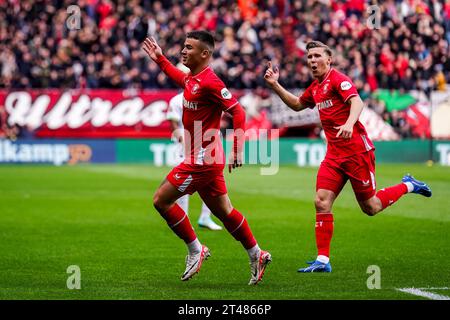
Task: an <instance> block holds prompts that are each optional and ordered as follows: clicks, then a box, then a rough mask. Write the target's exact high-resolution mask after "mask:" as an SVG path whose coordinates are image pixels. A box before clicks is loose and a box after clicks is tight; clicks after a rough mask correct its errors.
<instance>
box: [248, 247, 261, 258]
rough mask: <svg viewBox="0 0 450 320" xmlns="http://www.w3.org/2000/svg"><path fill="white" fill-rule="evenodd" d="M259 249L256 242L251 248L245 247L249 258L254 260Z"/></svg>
mask: <svg viewBox="0 0 450 320" xmlns="http://www.w3.org/2000/svg"><path fill="white" fill-rule="evenodd" d="M259 251H261V249H260V248H259V246H258V244H256V245H255V246H254V247H253V248H250V249H247V253H248V257H249V258H250V260H255V258H257V257H258V253H259Z"/></svg>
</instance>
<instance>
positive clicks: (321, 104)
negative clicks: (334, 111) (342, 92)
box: [316, 99, 333, 110]
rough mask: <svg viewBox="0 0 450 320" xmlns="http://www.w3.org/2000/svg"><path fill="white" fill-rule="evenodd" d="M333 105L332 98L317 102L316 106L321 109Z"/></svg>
mask: <svg viewBox="0 0 450 320" xmlns="http://www.w3.org/2000/svg"><path fill="white" fill-rule="evenodd" d="M332 106H333V101H332V100H331V99H328V100H325V101H322V102H318V103H316V107H317V108H318V109H319V110H323V109H328V108H330V107H332Z"/></svg>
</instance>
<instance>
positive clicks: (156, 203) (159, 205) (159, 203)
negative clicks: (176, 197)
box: [153, 192, 166, 213]
mask: <svg viewBox="0 0 450 320" xmlns="http://www.w3.org/2000/svg"><path fill="white" fill-rule="evenodd" d="M153 207H155V209H156V210H157V211H158V212H159V213H163V212H165V211H166V206H165V203H164V201H163V200H162V198H161V196H160V195H159V193H158V192H157V193H155V194H154V196H153Z"/></svg>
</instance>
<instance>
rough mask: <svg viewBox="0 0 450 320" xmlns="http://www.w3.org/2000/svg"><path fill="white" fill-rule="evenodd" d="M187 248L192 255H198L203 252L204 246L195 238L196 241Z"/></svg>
mask: <svg viewBox="0 0 450 320" xmlns="http://www.w3.org/2000/svg"><path fill="white" fill-rule="evenodd" d="M187 247H188V250H189V254H190V255H193V254H198V253H200V251H202V245H201V243H200V241H198V238H195V240H194V241H192V242H189V243H188V244H187Z"/></svg>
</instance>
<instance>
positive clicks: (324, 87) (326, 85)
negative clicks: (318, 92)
mask: <svg viewBox="0 0 450 320" xmlns="http://www.w3.org/2000/svg"><path fill="white" fill-rule="evenodd" d="M329 85H330V84H329V83H325V85H324V86H323V89H322V92H323V93H324V94H325V93H327V92H328V86H329Z"/></svg>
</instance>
